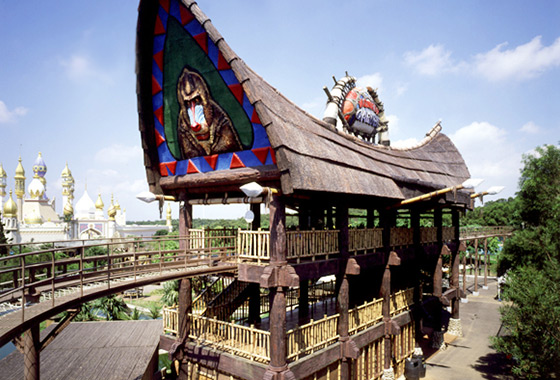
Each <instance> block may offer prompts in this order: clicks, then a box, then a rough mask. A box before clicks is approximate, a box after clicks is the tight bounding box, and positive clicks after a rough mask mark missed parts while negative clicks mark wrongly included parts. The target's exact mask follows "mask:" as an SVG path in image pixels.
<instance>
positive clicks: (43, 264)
mask: <svg viewBox="0 0 560 380" xmlns="http://www.w3.org/2000/svg"><path fill="white" fill-rule="evenodd" d="M228 239H230V240H231V237H228V236H225V237H222V238H221V240H220V243H219V244H217V246H210V247H208V246H207V247H198V248H197V249H191V250H185V249H181V248H180V246H185V247H190V246H191V241H190V239H189V238H187V237H171V238H170V237H162V238H149V239H148V238H135V239H128V240H127V239H118V240H117V239H107V240H103V241H99V242H97V241H90V240H89V241H88V240H86V241H83V240H82V241H70V242H69V241H65V242H55V243H48V244H45V245H42V246H41V247H40V249H39V250H35V251H31V252H26V250H28V249H29V248H27V247H28V246H33V245H32V244H27V245H25V246H24V245H4V246H2V247H5V248H7V251H8V252H9V254H8V255H7V256H3V257H0V302H11V303H17V304H18V305H19V306H20V307H21V320H22V321H24V320H25V309H26V306H27V303H28V302H33V303H36V302H39V301H50V302H51V304H52V306H54V305H55V301H56V299H57V298H58V297H63V296H65V295H67V294H68V291H67V289H70V291H71V292H79V294H80V296H81V297H83V294H84V288H85V287H86V286H87V287H89V286H91V285H92V284H102V286H105V287H106V288H111V286H112V284H114V283H115V282H116V281H119V280H121V279H123V278H130V279H131V280H134V281H136V279H137V278H138V277H140V276H145V275H147V274H157V273H159V274H160V275H161V274H162V272H164V271H168V270H175V269H181V268H188V267H192V266H197V265H206V264H208V262H209V259H214V258H215V257H218V255H221V256H223V257H227V256H229V255H233V254H234V253H235V244H234V245H233V246H232V245H228ZM0 248H1V247H0ZM14 250H15V252H18V253H15V252H14ZM19 252H21V253H19Z"/></svg>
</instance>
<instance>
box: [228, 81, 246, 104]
mask: <svg viewBox="0 0 560 380" xmlns="http://www.w3.org/2000/svg"><path fill="white" fill-rule="evenodd" d="M228 87H229V89H230V91H231V92H232V93H233V96H235V99H237V101H238V102H239V104H241V105H243V87H242V86H241V84H240V83H236V84H232V85H229V86H228Z"/></svg>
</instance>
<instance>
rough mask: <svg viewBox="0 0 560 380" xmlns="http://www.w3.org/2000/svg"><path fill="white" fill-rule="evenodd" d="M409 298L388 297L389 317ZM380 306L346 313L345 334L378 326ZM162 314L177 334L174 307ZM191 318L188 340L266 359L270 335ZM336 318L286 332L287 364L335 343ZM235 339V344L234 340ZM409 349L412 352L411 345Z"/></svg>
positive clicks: (405, 292) (400, 295) (377, 303)
mask: <svg viewBox="0 0 560 380" xmlns="http://www.w3.org/2000/svg"><path fill="white" fill-rule="evenodd" d="M412 295H413V289H412V288H410V289H406V290H402V291H399V292H397V293H395V294H393V295H391V300H390V302H391V315H397V314H399V313H402V312H404V311H406V310H409V309H410V306H411V304H412ZM382 303H383V300H382V299H375V300H373V301H370V302H367V303H365V304H364V305H361V306H358V307H356V308H353V309H351V310H349V334H350V335H354V334H357V333H359V332H360V331H363V330H365V329H367V328H369V327H371V326H374V325H376V324H378V323H381V322H382V320H383V314H382ZM162 313H163V324H164V332H165V333H171V334H177V326H178V319H177V318H178V317H177V308H164V309H163V310H162ZM192 318H193V325H192V326H193V327H192V329H191V332H190V334H189V337H190V338H192V339H194V340H196V341H198V342H204V343H206V344H209V345H212V346H214V347H216V348H219V349H223V350H225V351H227V352H231V353H234V354H237V355H240V356H243V357H246V358H249V359H251V360H257V361H262V360H268V359H267V358H268V356H269V351H268V347H269V344H270V342H269V337H270V333H269V332H268V331H264V330H260V329H257V328H255V327H254V326H250V327H247V326H242V325H238V324H235V323H232V322H225V321H220V320H218V319H216V318H207V317H204V316H201V315H197V314H192ZM338 318H339V314H334V315H331V316H326V315H325V316H324V318H322V319H320V320H311V321H310V322H309V323H307V324H305V325H302V326H298V327H296V328H294V329H291V330H289V331H287V333H286V347H287V359H288V361H293V360H297V359H298V358H300V357H302V356H305V355H309V354H312V353H314V352H317V351H319V350H321V349H323V348H325V347H327V346H330V345H331V344H334V343H336V342H337V341H338V332H337V324H338ZM236 339H238V340H239V341H236ZM406 342H409V341H408V340H407V341H406ZM399 344H400V343H399ZM407 344H409V343H407ZM407 347H408V346H407ZM265 348H267V350H266V351H264V349H265ZM412 349H414V344H413V343H412Z"/></svg>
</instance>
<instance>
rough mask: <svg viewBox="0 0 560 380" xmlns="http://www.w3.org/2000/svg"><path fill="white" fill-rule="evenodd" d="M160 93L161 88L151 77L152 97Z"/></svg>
mask: <svg viewBox="0 0 560 380" xmlns="http://www.w3.org/2000/svg"><path fill="white" fill-rule="evenodd" d="M160 91H161V86H160V85H159V83H158V81H157V79H156V78H155V77H154V76H153V75H152V96H154V95H155V94H157V93H158V92H160Z"/></svg>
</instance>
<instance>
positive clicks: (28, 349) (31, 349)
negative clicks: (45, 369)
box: [23, 324, 41, 380]
mask: <svg viewBox="0 0 560 380" xmlns="http://www.w3.org/2000/svg"><path fill="white" fill-rule="evenodd" d="M23 334H24V337H23V351H24V353H23V355H24V359H23V378H24V380H39V379H40V364H41V360H40V356H39V353H40V352H41V350H40V349H39V345H40V340H39V339H40V336H39V324H36V325H34V326H32V327H31V328H30V329H29V330H26V331H25V332H24V333H23Z"/></svg>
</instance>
